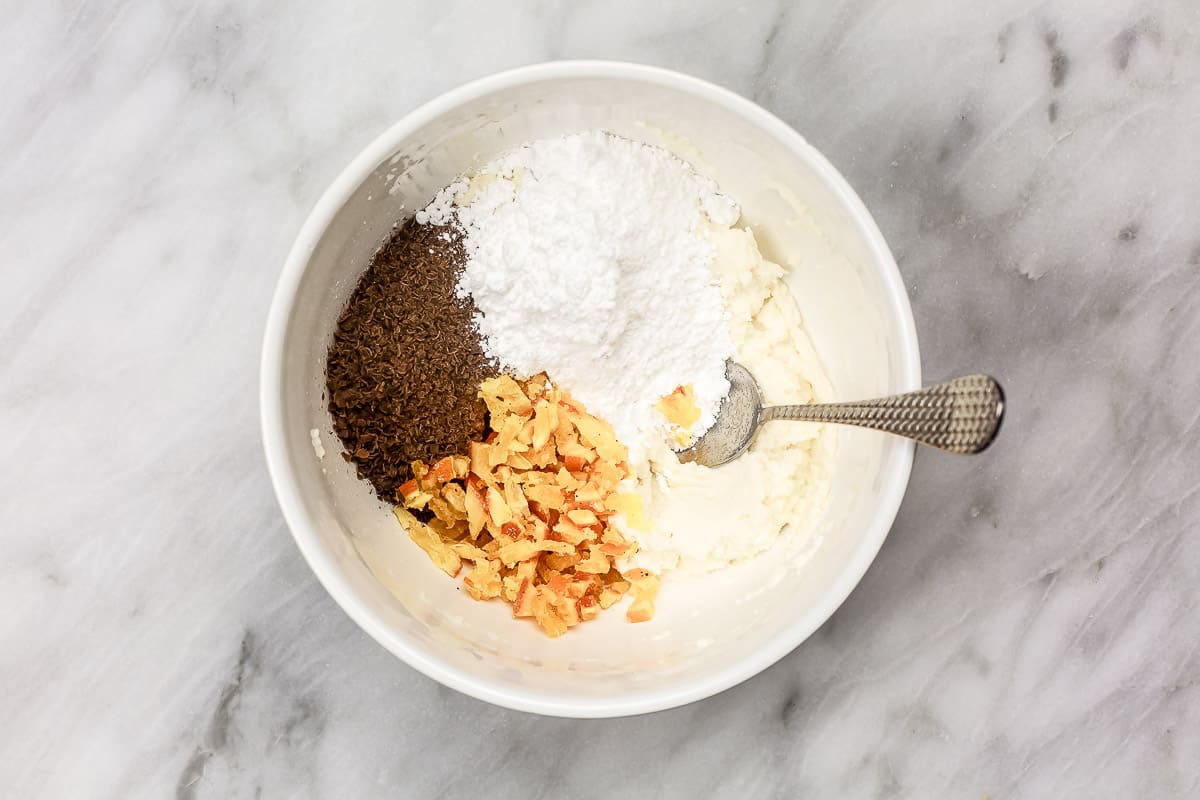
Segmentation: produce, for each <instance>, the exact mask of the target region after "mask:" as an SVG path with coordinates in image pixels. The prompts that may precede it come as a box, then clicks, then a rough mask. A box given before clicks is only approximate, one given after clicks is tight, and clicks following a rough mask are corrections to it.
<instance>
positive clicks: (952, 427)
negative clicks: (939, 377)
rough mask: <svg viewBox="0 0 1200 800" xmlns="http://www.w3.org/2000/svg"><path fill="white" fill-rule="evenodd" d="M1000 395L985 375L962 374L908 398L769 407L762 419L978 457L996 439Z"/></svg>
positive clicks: (921, 390) (997, 387)
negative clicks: (882, 434) (902, 439)
mask: <svg viewBox="0 0 1200 800" xmlns="http://www.w3.org/2000/svg"><path fill="white" fill-rule="evenodd" d="M1003 416H1004V392H1003V390H1001V388H1000V384H998V383H996V381H995V380H994V379H993V378H991V377H989V376H987V375H967V376H965V377H962V378H955V379H954V380H952V381H947V382H946V383H939V384H937V385H936V386H929V387H927V388H925V389H920V390H918V391H915V392H909V393H908V394H898V395H894V396H892V397H883V398H880V399H878V400H860V401H858V402H854V403H826V404H821V405H805V406H770V407H768V408H764V409H763V412H762V420H763V421H764V422H765V421H766V420H769V419H794V420H807V421H810V422H836V423H839V424H842V425H857V426H859V427H862V428H874V429H875V430H880V431H886V432H888V433H895V434H898V435H900V436H906V437H908V438H909V439H912V440H914V441H917V442H920V443H921V444H927V445H930V446H932V447H937V448H939V449H942V450H946V451H948V452H951V453H978V452H980V451H981V450H983V449H984V448H986V447H987V446H988V445H989V444H991V443H992V440H993V439H995V438H996V431H997V430H999V429H1000V420H1001V418H1002V417H1003Z"/></svg>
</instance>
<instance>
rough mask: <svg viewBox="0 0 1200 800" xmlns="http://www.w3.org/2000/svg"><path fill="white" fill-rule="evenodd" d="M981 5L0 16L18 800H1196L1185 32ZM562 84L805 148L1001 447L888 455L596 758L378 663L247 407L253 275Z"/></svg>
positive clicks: (591, 748)
mask: <svg viewBox="0 0 1200 800" xmlns="http://www.w3.org/2000/svg"><path fill="white" fill-rule="evenodd" d="M970 5H971V8H970V9H969V10H968V9H967V4H963V3H955V2H949V0H940V2H923V3H902V2H858V3H836V4H835V3H811V4H789V3H774V2H763V3H751V2H746V3H736V2H733V3H730V2H712V1H711V0H703V1H702V2H697V1H695V0H693V1H692V2H684V0H673V1H672V2H668V3H661V4H658V3H656V4H650V3H644V2H637V1H636V0H630V1H628V2H618V3H598V2H582V3H567V2H550V1H549V0H547V1H545V2H532V1H531V2H525V3H518V4H498V3H497V4H493V3H468V2H443V3H429V4H424V3H412V2H403V3H400V2H360V3H335V2H312V3H287V2H281V0H273V1H272V0H268V1H267V2H260V3H255V4H251V3H228V2H217V1H216V0H200V1H199V2H182V1H181V2H172V1H171V0H163V1H162V2H153V3H139V2H117V1H116V0H111V1H108V2H106V1H104V0H73V1H72V2H64V3H23V4H16V3H13V4H9V7H8V8H7V9H6V11H5V13H4V14H3V15H2V19H0V87H2V92H0V97H3V98H4V102H3V104H2V107H0V152H3V154H4V158H3V160H2V161H0V243H2V249H0V253H2V254H3V265H4V266H3V276H4V284H5V286H4V291H3V292H2V293H0V422H2V423H3V427H4V428H5V429H6V430H8V432H9V433H8V434H7V435H6V436H4V437H3V439H2V440H0V452H2V453H3V458H2V459H0V509H3V516H2V517H0V519H2V520H3V524H0V605H2V606H3V608H4V613H3V615H2V616H0V680H2V684H0V686H2V689H3V691H0V719H3V720H5V723H4V725H3V731H2V732H0V785H3V786H5V787H7V788H6V793H10V795H9V796H12V797H22V798H33V797H38V798H41V797H46V798H79V797H100V798H135V797H166V796H172V795H173V796H175V797H178V798H185V799H187V798H252V797H321V798H323V797H330V798H334V797H337V798H342V797H354V798H367V797H419V798H425V797H458V796H462V797H489V798H502V797H522V798H527V797H544V798H556V797H566V796H571V797H587V798H592V797H594V798H600V797H605V798H607V797H647V796H653V795H661V796H678V797H690V796H703V795H712V796H723V797H750V796H762V797H906V798H931V797H955V798H982V797H991V798H996V799H997V800H998V799H999V798H1015V797H1034V798H1042V797H1087V798H1105V797H1114V798H1118V797H1121V798H1123V797H1133V796H1139V797H1155V798H1165V797H1185V796H1187V797H1190V796H1195V795H1196V793H1197V791H1200V613H1198V611H1197V606H1198V602H1197V601H1198V599H1200V538H1198V536H1197V533H1198V530H1200V490H1198V488H1197V480H1198V478H1200V448H1198V447H1197V444H1198V439H1200V413H1198V411H1197V403H1196V398H1197V397H1198V396H1200V369H1198V368H1197V362H1198V359H1197V351H1198V345H1197V344H1196V342H1197V341H1198V340H1200V148H1197V147H1196V143H1197V141H1200V7H1198V6H1197V5H1196V4H1195V3H1194V2H1192V0H1177V2H1160V3H1144V2H1135V0H1104V1H1103V2H1082V0H1076V2H1067V1H1066V0H1048V1H1044V2H1028V0H998V1H997V2H994V3H980V4H970ZM566 57H595V58H614V59H625V60H632V61H640V62H646V63H651V64H658V65H662V66H667V67H671V68H674V69H678V70H682V71H685V72H690V73H693V74H696V75H699V76H701V77H704V78H707V79H710V80H713V81H715V82H717V83H720V84H723V85H725V86H728V87H729V88H731V89H733V90H735V91H737V92H740V93H742V94H744V95H746V96H748V97H752V98H754V99H755V100H757V101H758V102H760V103H762V104H763V105H765V106H766V107H767V108H769V109H771V110H773V111H774V112H776V113H777V114H779V115H780V116H782V117H783V118H784V119H785V120H787V121H788V122H790V123H791V124H793V125H794V126H795V127H796V128H797V129H799V130H800V131H801V132H803V133H804V134H805V135H806V136H807V137H808V138H809V139H810V140H811V141H812V142H813V143H814V144H816V145H817V146H818V147H819V148H821V149H822V150H823V151H824V152H825V153H826V154H827V155H828V156H829V157H830V159H831V160H832V161H833V162H834V163H835V164H836V165H837V166H838V167H839V168H840V169H841V170H842V171H843V172H844V173H845V174H846V176H847V177H848V178H849V179H850V182H851V183H852V184H853V185H854V186H855V187H856V188H857V190H858V191H859V193H860V194H861V195H862V197H863V199H864V201H865V202H866V204H867V206H868V207H869V208H870V209H871V210H872V212H873V213H874V214H875V216H876V218H877V220H878V221H879V224H880V226H881V227H882V229H883V231H884V233H885V235H886V236H887V237H888V240H889V241H890V242H891V244H892V247H893V249H894V251H895V253H896V256H897V258H898V260H899V263H900V267H901V270H902V272H903V274H904V277H905V281H906V283H907V285H908V288H909V292H910V293H911V296H912V302H913V307H914V311H915V313H916V320H917V327H918V330H919V333H920V338H921V348H922V353H923V361H924V369H925V374H926V377H927V378H928V379H930V380H933V379H937V378H942V377H948V376H951V375H953V374H955V373H960V372H963V371H973V370H986V371H989V372H992V373H994V374H996V375H998V376H1000V377H1002V379H1003V380H1004V382H1005V384H1006V387H1007V390H1008V396H1009V400H1010V416H1009V418H1008V421H1007V423H1006V429H1005V430H1004V432H1003V435H1002V437H1001V440H1000V441H999V442H998V443H997V445H996V446H995V447H994V449H993V450H992V451H991V452H989V454H987V455H986V456H985V457H980V458H976V459H971V460H962V459H958V458H953V457H950V456H943V455H940V454H936V453H930V452H921V453H920V454H919V455H918V458H917V461H916V465H915V469H914V472H913V476H912V483H911V486H910V489H909V491H908V495H907V498H906V500H905V502H904V506H903V508H902V509H901V512H900V516H899V519H898V521H897V523H896V526H895V528H894V530H893V532H892V535H891V537H890V538H889V539H888V541H887V543H886V545H885V546H884V548H883V551H882V552H881V553H880V555H879V558H878V560H877V561H876V562H875V564H874V566H873V567H872V568H871V570H870V572H869V573H868V574H867V576H866V578H865V579H864V580H863V582H862V584H861V585H860V586H859V588H858V589H857V591H855V592H854V594H853V595H852V596H851V597H850V599H849V601H848V602H847V603H846V604H845V606H843V608H842V609H841V610H840V611H838V612H837V614H835V615H834V617H833V618H832V619H831V620H830V621H829V622H828V623H827V624H826V625H825V626H824V627H823V628H822V629H821V630H820V631H819V632H818V633H817V634H816V635H815V636H814V637H813V638H812V639H810V640H809V641H808V642H807V643H805V644H804V645H802V646H801V647H800V648H799V649H797V650H796V651H795V652H793V653H792V654H791V655H789V656H788V657H786V658H784V659H783V660H782V661H781V662H779V663H778V664H777V665H775V666H774V667H772V668H771V669H769V670H767V671H766V672H765V673H763V674H762V675H760V676H758V677H756V678H754V679H752V680H750V681H747V682H746V683H744V684H743V685H741V686H738V687H736V688H734V689H732V690H730V691H728V692H725V693H724V694H722V695H720V696H718V697H714V698H712V699H709V700H707V701H704V702H700V703H696V704H694V705H690V706H687V707H685V708H680V709H677V710H674V711H669V712H663V713H660V714H654V715H649V716H644V717H638V718H630V719H619V720H607V721H592V722H580V721H572V720H559V719H545V718H539V717H534V716H530V715H525V714H520V713H516V712H510V711H506V710H502V709H499V708H494V707H491V706H488V705H485V704H483V703H480V702H477V701H475V700H472V699H470V698H467V697H464V696H461V695H459V694H457V693H455V692H452V691H450V690H447V689H444V688H442V687H440V686H438V685H437V684H435V683H434V682H433V681H431V680H428V679H427V678H425V677H423V676H421V675H419V674H418V673H416V672H415V671H413V670H412V669H410V668H408V667H407V666H405V665H404V664H403V663H401V662H399V661H398V660H396V659H395V658H393V657H392V656H391V655H389V654H388V653H387V652H385V651H384V650H383V649H382V648H381V647H379V646H378V645H377V644H375V643H374V642H373V641H372V640H371V639H369V638H368V637H367V636H366V635H365V634H364V633H362V632H361V631H360V630H359V629H358V628H357V627H356V626H355V625H354V624H353V623H352V622H351V621H350V619H349V618H347V617H346V616H345V615H344V614H343V613H342V612H341V611H340V610H339V609H338V608H337V606H336V605H335V604H334V603H333V601H332V600H331V599H330V598H329V597H328V596H327V595H326V593H325V591H324V590H323V589H322V588H321V587H320V586H319V585H318V584H317V582H316V580H315V579H314V578H313V576H312V575H311V574H310V572H309V570H308V568H307V567H306V565H305V564H304V562H303V561H302V559H301V557H300V554H299V552H298V551H297V549H296V547H295V545H294V544H293V542H292V540H291V538H290V536H289V535H288V532H287V530H286V528H285V526H284V524H283V520H282V518H281V516H280V513H279V511H278V508H277V507H276V504H275V500H274V497H273V495H272V491H271V487H270V483H269V481H268V478H267V473H266V469H265V466H264V462H263V456H262V453H261V447H260V440H259V433H258V417H257V412H258V408H257V394H256V387H257V378H258V371H257V368H258V354H259V345H260V337H261V333H262V330H263V325H264V317H265V312H266V308H267V304H268V301H269V298H270V295H271V291H272V288H273V284H274V282H275V278H276V276H277V274H278V272H279V270H280V267H281V264H282V261H283V258H284V255H285V253H286V251H287V249H288V247H289V245H290V243H291V240H292V237H293V236H294V234H295V233H296V231H297V229H298V227H299V225H300V223H301V221H302V219H303V218H304V216H305V215H306V214H307V213H308V211H309V209H310V208H311V206H312V205H313V203H314V202H315V200H316V198H317V197H318V195H319V194H320V192H321V191H323V189H324V188H325V186H326V185H327V184H328V183H329V182H330V181H331V179H332V178H333V177H334V175H336V173H337V172H338V171H339V170H340V169H341V168H342V166H343V165H344V164H345V163H346V162H347V161H348V160H349V159H350V158H351V157H352V156H353V155H354V154H355V153H357V152H358V150H359V149H360V148H361V147H363V146H364V145H365V144H366V143H367V142H368V141H370V140H371V139H372V138H373V137H374V136H375V135H376V134H377V133H379V132H380V131H381V130H382V129H383V128H384V127H385V126H386V125H387V124H389V123H390V122H392V121H394V120H395V119H397V118H398V117H400V116H401V115H402V114H404V113H405V112H406V111H407V110H409V109H411V108H412V107H414V106H415V105H416V104H418V103H420V102H421V101H423V100H426V99H428V98H431V97H433V96H435V95H437V94H438V93H440V92H442V91H443V90H446V89H449V88H451V87H453V86H455V85H457V84H459V83H461V82H463V81H465V80H468V79H470V78H474V77H477V76H480V75H484V74H486V73H489V72H492V71H495V70H498V69H501V68H505V67H511V66H515V65H519V64H523V63H529V62H533V61H539V60H545V59H555V58H566ZM1189 364H1190V365H1191V366H1188V365H1189ZM468 765H471V766H468ZM497 770H499V772H497Z"/></svg>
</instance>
